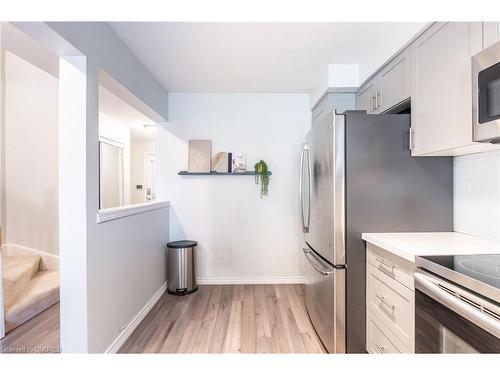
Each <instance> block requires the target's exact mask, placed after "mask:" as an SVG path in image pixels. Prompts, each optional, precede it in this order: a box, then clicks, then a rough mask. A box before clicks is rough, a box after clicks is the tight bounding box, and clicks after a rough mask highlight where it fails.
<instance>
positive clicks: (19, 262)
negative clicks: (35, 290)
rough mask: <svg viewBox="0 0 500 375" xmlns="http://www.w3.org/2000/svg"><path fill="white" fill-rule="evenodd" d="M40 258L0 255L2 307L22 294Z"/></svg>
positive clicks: (36, 270) (9, 304)
mask: <svg viewBox="0 0 500 375" xmlns="http://www.w3.org/2000/svg"><path fill="white" fill-rule="evenodd" d="M40 260H41V258H40V256H38V255H19V256H4V257H2V281H3V291H4V308H5V309H6V310H7V309H8V308H9V307H10V306H11V305H12V304H13V303H14V301H15V300H16V299H18V298H19V297H20V296H21V295H22V294H23V290H24V288H25V287H26V286H27V284H28V283H29V281H30V280H31V279H32V278H33V277H34V276H35V275H36V274H37V273H38V270H39V267H40Z"/></svg>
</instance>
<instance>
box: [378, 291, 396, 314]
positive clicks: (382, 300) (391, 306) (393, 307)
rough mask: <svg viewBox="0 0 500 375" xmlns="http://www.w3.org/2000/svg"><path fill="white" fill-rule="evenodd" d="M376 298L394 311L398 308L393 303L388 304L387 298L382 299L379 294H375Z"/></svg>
mask: <svg viewBox="0 0 500 375" xmlns="http://www.w3.org/2000/svg"><path fill="white" fill-rule="evenodd" d="M375 297H377V298H378V299H379V300H380V301H381V302H382V303H383V304H384V305H386V306H387V307H388V308H390V309H391V310H392V311H394V309H395V308H396V306H394V305H393V304H392V303H389V302H387V297H381V296H379V295H378V294H375Z"/></svg>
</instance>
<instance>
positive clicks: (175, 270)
mask: <svg viewBox="0 0 500 375" xmlns="http://www.w3.org/2000/svg"><path fill="white" fill-rule="evenodd" d="M197 245H198V243H197V242H196V241H174V242H169V243H168V244H167V251H168V255H167V262H168V284H167V285H168V287H167V291H168V293H169V294H175V295H184V294H189V293H193V292H196V291H197V290H198V285H197V284H196V274H195V259H196V246H197Z"/></svg>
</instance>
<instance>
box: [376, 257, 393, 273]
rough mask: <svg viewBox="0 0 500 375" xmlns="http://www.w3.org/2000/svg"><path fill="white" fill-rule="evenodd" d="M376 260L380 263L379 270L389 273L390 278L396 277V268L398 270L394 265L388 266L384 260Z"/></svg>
mask: <svg viewBox="0 0 500 375" xmlns="http://www.w3.org/2000/svg"><path fill="white" fill-rule="evenodd" d="M375 260H376V261H377V262H379V263H380V266H381V267H379V269H380V270H381V271H383V272H385V273H389V275H390V276H393V275H394V268H396V266H394V265H392V264H387V263H386V262H385V261H384V260H383V259H378V258H375ZM383 267H386V268H383Z"/></svg>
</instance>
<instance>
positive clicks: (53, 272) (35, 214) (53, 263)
mask: <svg viewBox="0 0 500 375" xmlns="http://www.w3.org/2000/svg"><path fill="white" fill-rule="evenodd" d="M0 27H1V31H0V34H1V50H0V70H1V82H0V84H1V103H0V105H1V109H0V113H1V117H0V118H1V124H0V126H1V132H0V133H1V137H0V160H1V163H0V186H1V189H0V190H1V194H0V197H1V199H0V207H1V209H0V212H1V215H0V225H1V247H0V251H1V258H0V264H1V268H0V274H1V277H0V297H1V298H0V352H6V353H16V352H59V351H60V349H59V342H60V339H59V283H60V282H59V189H58V184H59V169H58V168H59V155H58V145H59V139H58V138H59V129H58V127H59V122H58V101H59V96H58V90H59V86H58V85H59V79H58V73H59V58H58V56H56V55H55V54H52V52H50V51H49V50H47V49H45V48H44V47H42V46H41V45H39V44H38V43H37V42H35V41H34V40H33V39H31V38H30V37H28V36H27V35H26V34H24V33H23V32H21V31H20V30H18V29H17V28H16V27H14V26H12V25H11V24H9V23H1V24H0Z"/></svg>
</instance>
